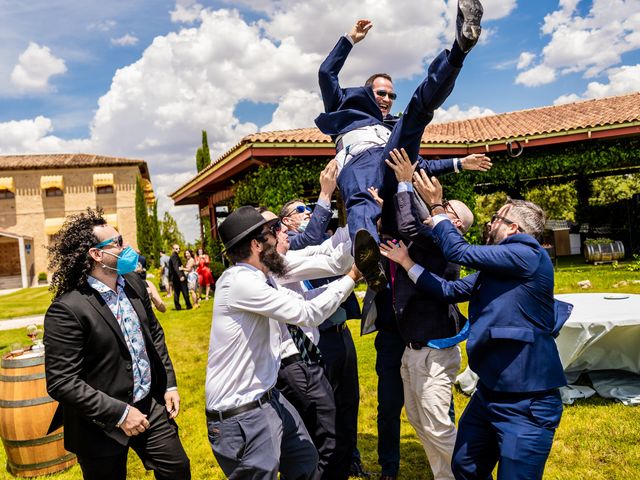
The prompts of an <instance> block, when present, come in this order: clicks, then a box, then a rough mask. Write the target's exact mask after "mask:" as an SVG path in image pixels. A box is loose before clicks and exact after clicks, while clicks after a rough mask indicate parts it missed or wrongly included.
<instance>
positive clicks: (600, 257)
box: [584, 242, 624, 263]
mask: <svg viewBox="0 0 640 480" xmlns="http://www.w3.org/2000/svg"><path fill="white" fill-rule="evenodd" d="M584 258H585V260H586V261H587V262H594V263H598V262H613V261H615V260H621V259H623V258H624V245H623V244H622V242H613V243H601V244H596V245H593V244H588V243H587V244H585V249H584Z"/></svg>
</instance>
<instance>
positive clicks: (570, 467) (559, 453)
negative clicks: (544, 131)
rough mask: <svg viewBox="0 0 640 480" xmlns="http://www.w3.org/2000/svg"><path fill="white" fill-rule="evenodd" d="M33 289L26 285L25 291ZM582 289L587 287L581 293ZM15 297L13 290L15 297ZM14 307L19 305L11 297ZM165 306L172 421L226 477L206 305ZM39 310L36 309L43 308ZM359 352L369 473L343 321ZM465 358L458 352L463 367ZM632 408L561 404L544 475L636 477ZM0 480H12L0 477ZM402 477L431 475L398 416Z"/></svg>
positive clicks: (370, 431)
mask: <svg viewBox="0 0 640 480" xmlns="http://www.w3.org/2000/svg"><path fill="white" fill-rule="evenodd" d="M579 270H581V271H576V268H575V267H566V269H565V268H560V270H559V271H558V273H557V274H556V285H557V291H558V293H569V292H578V291H582V290H581V289H580V288H579V287H577V286H576V282H578V281H580V280H585V279H589V280H590V281H591V283H592V285H593V286H594V288H593V289H591V291H612V292H618V291H624V292H629V293H640V285H636V284H632V283H630V284H629V286H628V287H624V288H620V289H615V288H613V287H612V285H613V284H614V283H616V282H619V281H621V280H627V281H629V282H631V281H633V280H638V279H640V273H638V272H621V271H619V270H617V271H614V270H612V268H611V266H602V267H595V268H594V267H586V266H585V267H582V268H580V269H579ZM29 291H31V290H29ZM29 291H27V293H25V292H24V291H23V292H16V294H18V293H20V294H21V295H22V298H23V299H24V300H23V301H24V302H25V303H29V302H30V300H29V299H30V298H33V295H28V292H29ZM587 291H588V290H587ZM16 294H14V295H16ZM6 298H7V297H0V312H2V315H3V316H4V308H3V307H4V303H5V299H6ZM12 305H13V307H12V308H13V309H16V310H17V309H19V308H24V309H25V310H26V309H27V306H22V307H21V306H20V305H19V303H18V302H16V301H15V300H12ZM168 305H170V307H169V308H170V310H169V311H168V312H167V313H166V314H164V315H163V314H158V318H159V319H160V321H161V323H162V325H163V327H164V329H165V332H166V336H167V343H168V346H169V351H170V353H171V357H172V359H173V362H174V366H175V368H176V372H177V375H178V382H179V391H180V394H181V396H182V404H181V413H180V415H179V417H178V424H179V425H180V429H181V438H182V441H183V444H184V446H185V449H186V450H187V453H188V455H189V457H190V459H191V466H192V472H193V478H194V479H195V480H199V479H218V478H224V477H223V476H222V474H221V472H220V470H219V469H218V467H217V465H216V462H215V460H214V458H213V454H212V453H211V448H210V447H209V442H208V440H207V432H206V424H205V416H204V378H205V368H206V359H207V348H208V343H209V327H210V324H211V306H212V302H211V301H209V302H203V308H201V309H199V310H195V311H181V312H176V311H173V306H172V302H168ZM43 310H44V307H43V308H42V309H41V310H40V312H42V311H43ZM349 326H350V328H351V331H352V333H353V334H354V340H355V343H356V348H357V351H358V364H359V365H358V366H359V370H360V395H361V402H360V416H359V437H358V446H359V448H360V452H361V454H362V457H363V461H364V464H365V467H366V469H367V470H369V471H372V472H379V471H380V469H379V467H378V465H377V453H376V448H377V435H378V433H377V428H376V408H377V407H376V405H377V404H376V388H377V387H376V385H377V377H376V374H375V348H374V346H373V341H374V338H375V334H371V335H367V336H365V337H359V336H358V332H359V323H358V322H356V321H352V322H349ZM24 340H26V337H25V333H24V329H18V330H11V331H7V332H0V353H4V352H6V351H7V350H8V346H9V344H11V343H13V342H16V341H24ZM465 366H466V356H465V355H463V366H462V367H463V368H464V367H465ZM454 396H455V405H456V414H457V416H458V417H459V416H460V414H461V413H462V410H463V409H464V407H465V406H466V405H467V403H468V401H469V399H468V397H466V396H464V395H463V394H461V393H460V392H459V391H457V390H456V391H455V392H454ZM637 425H638V410H637V409H636V408H633V407H625V406H623V405H622V404H620V403H616V402H613V401H610V400H604V399H599V398H596V399H589V400H583V401H578V402H577V403H576V404H575V405H573V406H566V407H565V411H564V415H563V418H562V422H561V424H560V428H559V429H558V432H557V434H556V437H555V441H554V445H553V449H552V451H551V456H550V458H549V461H548V463H547V468H546V473H545V479H558V480H573V479H576V480H578V479H583V478H588V479H593V480H612V479H629V480H632V479H636V478H638V477H639V474H638V472H640V429H638V427H637ZM4 462H5V456H4V451H0V465H3V464H4ZM4 475H5V476H6V478H11V477H10V476H9V475H8V474H6V473H5V474H4ZM5 476H3V473H0V478H5ZM54 478H56V479H60V480H68V479H80V478H82V476H81V473H80V469H79V467H78V466H75V467H73V468H71V469H70V470H68V471H66V472H63V473H60V474H57V475H55V476H54ZM129 478H131V479H139V478H153V476H152V475H151V474H145V472H144V469H143V467H142V465H141V464H140V461H139V460H138V459H137V457H136V456H135V454H131V455H130V457H129ZM400 478H402V479H409V480H417V479H430V478H432V477H431V474H430V470H429V468H428V464H427V461H426V457H425V454H424V451H423V449H422V446H421V445H420V442H419V441H418V438H417V437H416V435H415V433H414V432H413V429H412V428H411V426H410V425H409V423H408V422H407V420H406V417H405V416H404V414H403V421H402V438H401V465H400Z"/></svg>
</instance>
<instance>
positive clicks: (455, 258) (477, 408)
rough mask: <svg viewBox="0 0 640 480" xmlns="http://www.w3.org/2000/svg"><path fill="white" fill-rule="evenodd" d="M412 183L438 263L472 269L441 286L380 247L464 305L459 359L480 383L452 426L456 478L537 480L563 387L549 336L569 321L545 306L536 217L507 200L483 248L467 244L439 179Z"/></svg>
mask: <svg viewBox="0 0 640 480" xmlns="http://www.w3.org/2000/svg"><path fill="white" fill-rule="evenodd" d="M414 179H415V185H414V186H415V187H416V189H417V191H418V193H420V195H421V196H422V198H423V199H424V201H425V202H426V203H427V204H428V205H430V207H431V211H432V213H433V214H434V216H433V219H432V221H431V223H430V225H431V226H432V228H433V235H434V237H435V239H436V241H437V243H438V245H439V246H440V248H441V249H442V251H443V253H444V255H445V257H446V258H447V259H448V260H449V261H451V262H455V263H458V264H460V265H464V266H466V267H469V268H473V269H475V270H477V273H474V274H472V275H469V276H467V277H465V278H462V279H460V280H456V281H447V280H445V279H443V278H441V277H439V276H438V275H435V274H433V273H432V272H430V271H429V270H426V269H425V268H423V267H422V266H420V265H417V264H415V263H414V262H413V261H412V260H411V258H410V257H409V255H408V253H407V249H406V247H405V246H404V244H400V245H397V246H388V247H384V250H385V254H386V256H387V257H388V258H390V259H392V260H394V261H396V262H398V263H399V264H400V265H402V267H403V268H404V269H405V270H407V272H408V274H409V277H410V278H411V279H412V280H413V281H414V282H416V285H417V286H418V287H419V288H420V289H422V290H424V291H425V292H427V293H428V294H429V295H432V296H434V297H436V298H439V299H441V300H442V301H445V302H461V301H466V300H468V301H469V323H470V334H469V339H468V341H467V354H468V358H469V367H470V368H471V369H472V370H473V371H474V372H476V373H477V374H478V376H479V382H478V387H477V390H476V392H475V394H474V395H473V397H472V398H471V401H470V403H469V405H468V406H467V408H466V409H465V411H464V413H463V415H462V418H461V419H460V422H459V424H458V437H457V439H456V444H455V448H454V451H453V462H452V467H453V473H454V475H455V478H456V479H485V478H489V477H490V475H491V472H492V471H493V469H494V467H495V466H496V464H498V479H509V480H511V479H515V480H518V479H522V480H525V479H527V480H530V479H541V478H542V475H543V472H544V465H545V462H546V460H547V457H548V455H549V452H550V450H551V445H552V442H553V436H554V434H555V430H556V428H557V427H558V425H559V423H560V417H561V416H562V401H561V399H560V393H559V387H561V386H564V385H565V384H566V379H565V377H564V373H563V369H562V364H561V363H560V357H559V355H558V349H557V347H556V344H555V341H554V337H555V336H557V334H558V332H559V330H560V327H561V326H562V323H563V322H564V321H565V320H566V318H567V317H568V314H567V313H565V314H564V315H560V314H559V309H558V308H557V306H556V305H555V304H554V298H553V265H552V263H551V259H550V258H549V256H548V254H547V253H546V251H545V250H544V249H543V248H542V247H541V246H540V244H539V243H538V240H537V239H538V238H540V237H541V235H542V233H543V230H544V224H545V214H544V212H543V210H542V209H541V208H540V207H539V206H537V205H535V204H534V203H532V202H527V201H524V200H509V201H508V202H507V203H506V204H505V205H504V206H502V207H501V208H500V210H498V212H497V213H496V215H494V217H493V219H492V221H491V224H490V226H489V235H488V240H487V245H469V244H468V243H467V242H466V241H465V240H464V238H462V237H461V235H460V234H459V233H458V232H457V231H456V230H455V228H454V227H453V226H452V224H451V222H450V221H448V218H447V216H446V215H445V214H444V207H443V202H442V187H441V186H440V183H439V182H438V180H437V179H435V178H431V179H429V178H428V177H427V176H426V175H425V174H424V172H420V174H417V173H416V174H415V175H414ZM565 306H566V304H565ZM569 311H570V310H569Z"/></svg>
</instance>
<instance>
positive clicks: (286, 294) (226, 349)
mask: <svg viewBox="0 0 640 480" xmlns="http://www.w3.org/2000/svg"><path fill="white" fill-rule="evenodd" d="M353 287H354V282H353V280H352V279H351V278H350V277H348V276H345V277H343V278H341V279H339V280H336V281H334V282H331V283H330V284H328V285H327V287H326V288H325V289H324V291H323V292H322V293H321V294H320V295H318V296H317V297H316V298H314V299H312V300H309V301H306V300H304V298H303V297H302V296H301V295H300V294H298V293H296V292H293V291H291V290H288V289H284V288H282V289H276V288H273V287H270V286H269V285H268V284H267V277H266V276H265V275H264V273H262V271H260V270H258V269H256V268H254V267H252V266H250V265H247V264H238V265H235V266H233V267H231V268H228V269H227V270H225V271H224V272H223V274H222V275H221V276H220V278H219V279H218V281H217V282H216V295H215V297H214V304H213V305H214V306H213V320H212V323H211V336H210V340H209V358H208V361H207V375H206V383H205V395H206V406H207V409H209V410H227V409H229V408H233V407H237V406H239V405H243V404H245V403H248V402H251V401H253V400H257V399H258V398H260V397H261V396H262V395H263V394H264V393H265V392H266V391H267V390H269V389H270V388H272V387H273V386H274V385H275V383H276V379H277V375H278V370H279V368H280V343H281V337H280V327H279V324H278V322H281V323H292V324H295V325H300V326H318V325H320V324H321V323H322V322H323V321H324V319H325V318H327V317H328V316H329V315H331V314H332V313H333V312H335V311H336V309H337V308H338V307H339V306H340V304H341V303H342V302H343V301H344V300H345V299H346V298H347V296H348V295H349V293H350V292H351V291H352V290H353Z"/></svg>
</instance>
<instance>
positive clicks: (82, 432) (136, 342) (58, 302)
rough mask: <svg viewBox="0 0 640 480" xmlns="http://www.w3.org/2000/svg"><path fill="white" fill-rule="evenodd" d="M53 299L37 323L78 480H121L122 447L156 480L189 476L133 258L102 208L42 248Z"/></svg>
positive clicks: (159, 337) (170, 385)
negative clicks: (47, 261) (41, 328)
mask: <svg viewBox="0 0 640 480" xmlns="http://www.w3.org/2000/svg"><path fill="white" fill-rule="evenodd" d="M49 255H50V269H51V270H52V271H53V272H54V273H53V279H52V283H51V290H52V292H53V293H54V296H55V298H54V300H53V303H52V304H51V306H50V307H49V309H48V310H47V313H46V315H45V319H44V326H45V334H44V345H45V370H46V376H47V392H48V393H49V395H50V396H51V397H52V398H53V399H55V400H57V401H58V402H60V404H59V406H58V410H57V411H56V414H55V415H54V418H53V420H52V421H51V426H50V431H53V430H55V429H57V428H59V427H60V425H62V424H64V429H65V438H64V440H65V448H66V449H67V450H69V451H71V452H74V453H76V455H77V456H78V462H79V463H80V467H81V469H82V474H83V476H84V478H90V479H92V480H96V479H98V480H99V479H105V480H107V479H109V480H114V479H122V480H124V479H125V478H126V476H127V454H128V450H129V447H131V448H133V449H134V451H135V452H136V453H137V454H138V456H139V457H140V459H141V460H142V463H143V464H144V466H145V468H146V469H147V470H153V471H154V474H155V478H156V479H159V480H164V479H166V480H169V479H190V478H191V473H190V465H189V459H188V457H187V455H186V453H185V451H184V449H183V447H182V444H181V442H180V438H179V437H178V427H177V425H176V423H175V421H174V418H175V417H176V416H177V415H178V411H179V408H180V396H179V395H178V390H177V386H176V376H175V373H174V371H173V365H172V364H171V359H170V358H169V352H168V351H167V346H166V344H165V340H164V332H163V331H162V327H161V326H160V324H159V323H158V320H157V319H156V317H155V315H154V313H153V310H152V308H151V303H150V301H149V296H148V294H147V290H146V286H145V284H144V282H143V280H142V279H141V278H140V277H139V276H138V275H136V274H135V273H134V270H135V268H136V265H137V263H138V254H137V253H136V252H135V250H133V249H132V248H131V247H129V246H127V245H126V243H125V242H124V241H123V239H122V235H120V234H119V233H118V232H117V231H116V229H115V228H113V227H112V226H111V225H108V224H107V222H106V221H105V219H104V218H103V217H102V212H101V211H100V210H98V211H95V210H91V209H87V211H86V212H84V213H81V214H78V215H74V216H72V217H70V218H69V219H68V220H67V221H66V222H65V224H64V226H63V228H62V230H61V232H60V234H59V239H58V241H57V242H56V243H55V244H54V245H53V246H51V247H49Z"/></svg>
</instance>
